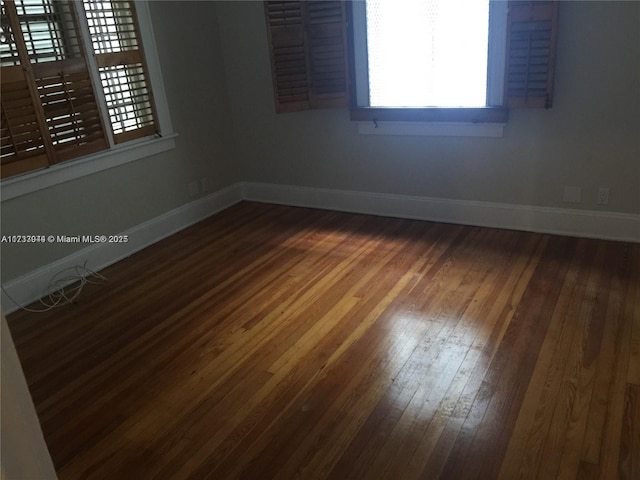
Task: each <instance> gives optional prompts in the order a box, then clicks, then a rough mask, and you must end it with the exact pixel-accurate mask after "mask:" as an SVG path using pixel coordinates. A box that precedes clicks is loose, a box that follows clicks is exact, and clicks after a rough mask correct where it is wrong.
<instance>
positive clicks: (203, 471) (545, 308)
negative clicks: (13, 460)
mask: <svg viewBox="0 0 640 480" xmlns="http://www.w3.org/2000/svg"><path fill="white" fill-rule="evenodd" d="M103 273H104V274H105V275H106V276H107V277H108V279H109V281H108V283H106V284H105V285H102V286H94V285H90V286H88V288H87V289H86V290H85V291H84V292H83V295H82V297H81V299H80V301H79V302H78V303H77V304H76V305H72V306H68V307H65V308H63V309H58V310H55V311H53V312H50V313H46V314H29V313H25V312H19V313H15V314H13V315H11V316H10V318H9V322H10V326H11V329H12V333H13V335H14V339H15V342H16V346H17V348H18V352H19V354H20V356H21V359H22V362H23V366H24V369H25V374H26V377H27V381H28V383H29V386H30V389H31V392H32V395H33V399H34V401H35V404H36V408H37V411H38V413H39V416H40V420H41V423H42V427H43V430H44V434H45V438H46V441H47V443H48V445H49V449H50V452H51V455H52V457H53V460H54V463H55V466H56V468H57V470H58V472H59V476H60V478H62V479H129V478H131V479H154V478H157V479H173V478H211V479H227V478H243V479H259V480H261V479H271V478H278V479H304V480H306V479H324V478H330V479H337V480H342V479H379V478H380V479H383V478H384V479H403V480H404V479H420V478H421V479H435V478H443V479H462V478H478V479H494V478H502V479H515V478H539V479H553V478H567V479H573V478H581V479H596V478H601V479H615V478H620V479H625V478H626V479H638V478H640V458H639V457H640V245H639V244H629V243H618V242H607V241H597V240H588V239H576V238H566V237H559V236H550V235H539V234H531V233H522V232H514V231H507V230H497V229H488V228H476V227H464V226H456V225H445V224H436V223H428V222H418V221H409V220H400V219H391V218H380V217H371V216H365V215H350V214H344V213H337V212H327V211H318V210H310V209H300V208H293V207H283V206H273V205H261V204H252V203H241V204H238V205H236V206H234V207H232V208H230V209H228V210H226V211H224V212H222V213H220V214H218V215H216V216H214V217H211V218H210V219H208V220H206V221H204V222H202V223H200V224H198V225H196V226H194V227H192V228H189V229H187V230H185V231H183V232H181V233H179V234H177V235H174V236H172V237H170V238H168V239H165V240H163V241H161V242H159V243H158V244H156V245H154V246H153V247H150V248H148V249H146V250H144V251H142V252H140V253H138V254H136V255H134V256H133V257H130V258H129V259H126V260H124V261H122V262H120V263H118V264H116V265H114V266H112V267H110V268H108V269H106V270H105V271H104V272H103Z"/></svg>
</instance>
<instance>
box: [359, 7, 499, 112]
mask: <svg viewBox="0 0 640 480" xmlns="http://www.w3.org/2000/svg"><path fill="white" fill-rule="evenodd" d="M363 6H364V8H365V11H366V22H365V23H366V40H367V42H366V47H365V48H366V54H367V58H366V59H365V60H366V61H364V62H358V63H361V64H366V65H367V67H368V71H367V72H366V74H367V78H368V95H367V97H368V98H367V100H368V102H367V103H366V105H365V106H373V107H427V106H430V107H484V106H486V105H487V63H488V62H487V60H488V44H489V0H457V1H455V2H452V1H451V0H405V1H404V2H403V3H402V8H398V2H394V1H389V0H367V1H366V2H365V3H364V5H363ZM358 13H360V12H359V9H358ZM505 16H506V15H505ZM358 33H359V32H358ZM362 37H364V36H362ZM362 37H361V39H362V40H364V38H362ZM356 38H357V39H358V38H359V36H356ZM365 48H359V49H358V50H357V52H358V53H360V52H363V53H364V51H365ZM357 60H358V59H356V61H357ZM358 73H359V72H358V71H356V74H358ZM363 73H364V72H363ZM365 93H366V92H365Z"/></svg>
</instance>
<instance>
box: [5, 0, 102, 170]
mask: <svg viewBox="0 0 640 480" xmlns="http://www.w3.org/2000/svg"><path fill="white" fill-rule="evenodd" d="M2 13H3V19H2V22H3V24H2V27H3V36H4V37H5V38H4V45H3V46H2V177H3V178H4V177H7V176H11V175H15V174H18V173H23V172H26V171H29V170H33V169H36V168H41V167H45V166H47V165H49V164H53V163H57V162H59V161H64V160H69V159H71V158H76V157H80V156H83V155H87V154H89V153H93V152H96V151H99V150H104V149H106V148H107V141H106V138H105V134H104V128H103V125H102V120H101V117H100V111H99V108H98V105H97V102H96V99H95V94H94V90H93V85H92V82H91V76H90V74H89V69H88V66H87V63H86V59H85V57H84V50H83V47H82V40H81V38H80V33H79V29H78V26H77V19H76V16H75V10H74V7H73V3H72V2H70V1H62V0H55V1H54V0H15V1H13V0H5V1H4V2H3V10H2ZM27 94H28V95H27Z"/></svg>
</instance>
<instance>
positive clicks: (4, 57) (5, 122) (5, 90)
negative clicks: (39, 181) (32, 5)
mask: <svg viewBox="0 0 640 480" xmlns="http://www.w3.org/2000/svg"><path fill="white" fill-rule="evenodd" d="M0 21H1V25H2V44H1V45H0V64H1V65H2V75H0V79H1V85H0V89H1V93H2V95H1V96H0V104H1V112H0V116H1V119H0V162H1V169H0V176H1V177H2V178H6V177H9V176H12V175H17V174H19V173H24V172H27V171H29V170H34V169H36V168H42V167H46V166H47V165H48V164H49V160H48V157H47V153H46V150H45V146H44V139H43V135H42V130H43V129H44V123H43V116H42V115H40V116H38V114H37V113H36V102H37V98H38V97H37V93H36V91H35V88H33V82H32V81H31V82H29V79H30V77H28V75H27V71H25V69H23V68H22V66H21V64H20V63H21V56H20V55H19V54H18V49H17V46H16V42H15V37H14V35H13V30H14V28H13V25H12V21H11V19H10V18H9V16H8V12H7V10H6V6H5V4H4V2H3V3H2V4H1V13H0ZM13 24H14V25H17V20H16V19H15V15H14V20H13ZM22 58H23V59H26V58H27V57H26V54H25V53H24V52H23V53H22ZM30 83H31V86H30ZM44 130H45V131H46V129H44Z"/></svg>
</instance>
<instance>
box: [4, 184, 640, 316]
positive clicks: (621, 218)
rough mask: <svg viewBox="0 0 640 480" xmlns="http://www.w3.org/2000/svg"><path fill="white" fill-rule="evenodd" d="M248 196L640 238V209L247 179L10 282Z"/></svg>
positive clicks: (28, 284) (105, 257)
mask: <svg viewBox="0 0 640 480" xmlns="http://www.w3.org/2000/svg"><path fill="white" fill-rule="evenodd" d="M243 199H244V200H250V201H256V202H265V203H276V204H283V205H291V206H299V207H312V208H321V209H325V210H337V211H344V212H352V213H366V214H371V215H380V216H388V217H398V218H410V219H416V220H429V221H436V222H445V223H456V224H464V225H477V226H483V227H494V228H506V229H511V230H522V231H529V232H539V233H550V234H558V235H570V236H576V237H587V238H600V239H606V240H620V241H630V242H640V215H633V214H621V213H606V212H594V211H588V210H569V209H562V208H543V207H532V206H524V205H509V204H500V203H489V202H474V201H468V200H448V199H443V198H429V197H415V196H408V195H391V194H381V193H368V192H356V191H348V190H331V189H323V188H310V187H297V186H291V185H276V184H267V183H253V182H240V183H236V184H234V185H231V186H229V187H227V188H224V189H222V190H220V191H218V192H215V193H213V194H211V195H208V196H207V197H204V198H202V199H199V200H197V201H195V202H191V203H189V204H187V205H184V206H182V207H179V208H176V209H175V210H172V211H170V212H167V213H165V214H163V215H160V216H159V217H156V218H154V219H151V220H149V221H147V222H144V223H142V224H140V225H138V226H136V227H133V228H131V229H129V230H127V231H125V232H122V234H123V235H128V236H129V239H130V241H129V242H128V243H114V244H93V245H91V246H89V247H86V248H83V249H81V250H79V251H77V252H75V253H73V254H71V255H69V256H67V257H65V258H62V259H60V260H57V261H55V262H52V263H50V264H49V265H45V266H43V267H41V268H39V269H37V270H35V271H33V272H30V273H28V274H26V275H23V276H21V277H19V278H17V279H14V280H11V281H9V282H7V284H6V285H4V289H5V290H6V291H7V292H8V293H9V295H11V298H13V299H14V300H15V301H16V302H17V303H19V304H21V305H26V304H28V303H31V302H33V301H34V300H37V299H38V298H41V297H43V296H45V295H47V294H48V293H49V292H48V291H47V287H48V285H49V282H50V280H51V278H52V277H53V276H54V275H55V274H56V273H58V272H60V271H61V270H64V269H65V268H70V267H74V266H76V265H83V264H84V263H85V262H87V267H88V268H90V269H92V270H95V271H99V270H101V269H103V268H105V267H107V266H109V265H112V264H113V263H116V262H117V261H119V260H122V259H123V258H126V257H128V256H130V255H132V254H134V253H135V252H137V251H139V250H142V249H143V248H145V247H147V246H149V245H152V244H154V243H156V242H158V241H160V240H162V239H163V238H165V237H168V236H169V235H172V234H174V233H176V232H178V231H180V230H182V229H184V228H186V227H188V226H190V225H193V224H195V223H197V222H199V221H201V220H203V219H205V218H207V217H209V216H211V215H213V214H215V213H217V212H219V211H221V210H224V209H225V208H228V207H230V206H231V205H233V204H235V203H237V202H239V201H241V200H243ZM2 308H3V311H4V313H6V314H8V313H11V312H13V311H15V310H17V309H18V308H19V307H18V306H16V304H15V303H14V302H12V301H11V300H10V299H8V298H7V296H6V295H5V294H4V292H3V293H2Z"/></svg>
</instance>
